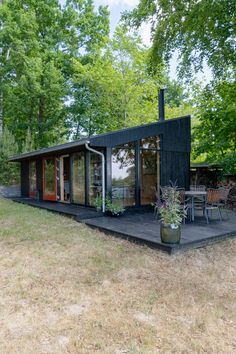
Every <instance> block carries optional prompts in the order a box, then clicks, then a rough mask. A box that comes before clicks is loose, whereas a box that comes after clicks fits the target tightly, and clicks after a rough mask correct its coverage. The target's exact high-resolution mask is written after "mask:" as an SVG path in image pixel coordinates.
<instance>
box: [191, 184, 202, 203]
mask: <svg viewBox="0 0 236 354" xmlns="http://www.w3.org/2000/svg"><path fill="white" fill-rule="evenodd" d="M190 191H198V192H205V191H206V186H204V185H203V184H199V185H197V184H194V185H193V184H192V185H191V186H190ZM204 203H205V198H204V197H202V196H198V197H195V209H202V205H203V204H204Z"/></svg>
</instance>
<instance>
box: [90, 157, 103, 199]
mask: <svg viewBox="0 0 236 354" xmlns="http://www.w3.org/2000/svg"><path fill="white" fill-rule="evenodd" d="M89 155H90V159H89V205H91V206H94V203H95V199H96V197H97V196H100V195H101V193H102V158H101V157H100V156H99V155H98V154H95V153H90V154H89Z"/></svg>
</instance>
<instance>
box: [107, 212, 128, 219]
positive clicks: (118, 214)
mask: <svg viewBox="0 0 236 354" xmlns="http://www.w3.org/2000/svg"><path fill="white" fill-rule="evenodd" d="M105 215H107V216H113V217H115V218H118V217H120V216H122V215H124V212H123V211H121V212H119V213H113V212H112V211H110V210H106V211H105Z"/></svg>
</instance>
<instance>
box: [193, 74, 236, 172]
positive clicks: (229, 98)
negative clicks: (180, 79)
mask: <svg viewBox="0 0 236 354" xmlns="http://www.w3.org/2000/svg"><path fill="white" fill-rule="evenodd" d="M235 90H236V83H235V82H228V81H221V82H219V83H215V84H209V85H207V86H206V88H205V89H204V90H203V92H200V94H199V95H198V98H197V102H198V105H197V114H198V117H199V123H200V124H199V125H198V126H197V127H195V129H194V144H193V148H194V155H195V157H196V156H201V154H204V157H205V158H206V159H207V160H208V161H209V162H213V163H219V164H221V165H222V166H223V167H224V170H225V172H228V173H232V174H235V173H236V129H235V127H236V103H235Z"/></svg>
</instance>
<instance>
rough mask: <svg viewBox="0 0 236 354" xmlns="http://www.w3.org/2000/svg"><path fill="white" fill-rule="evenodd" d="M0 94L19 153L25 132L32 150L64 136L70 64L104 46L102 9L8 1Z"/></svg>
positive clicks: (72, 1)
mask: <svg viewBox="0 0 236 354" xmlns="http://www.w3.org/2000/svg"><path fill="white" fill-rule="evenodd" d="M0 23H1V33H0V46H1V48H2V51H1V56H0V71H1V72H0V75H1V83H0V84H1V85H0V90H1V92H2V93H3V113H4V114H3V118H4V125H5V126H7V127H8V128H9V129H10V130H11V131H12V132H14V135H15V137H16V140H17V142H18V143H19V147H20V149H22V146H23V144H24V141H25V139H26V135H27V131H28V128H29V129H30V131H31V134H32V138H33V140H34V144H35V147H36V148H37V147H46V146H48V145H50V144H52V143H55V142H57V141H58V140H61V139H62V137H63V136H64V135H65V134H66V133H67V128H66V126H65V119H66V110H65V102H66V101H67V100H68V97H69V96H70V92H71V80H72V77H73V66H72V65H71V64H72V62H73V59H75V58H76V59H77V60H82V58H83V57H85V56H86V55H88V54H90V55H94V52H95V51H97V50H98V48H99V47H101V46H102V45H103V44H104V43H106V41H107V36H108V30H109V22H108V11H107V8H106V7H100V8H99V10H98V13H96V12H95V10H94V5H93V2H92V1H91V0H68V1H67V3H66V5H65V6H64V7H61V5H60V3H59V1H58V0H47V1H43V0H39V1H33V0H27V1H21V0H8V1H6V2H4V4H3V5H1V6H0Z"/></svg>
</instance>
